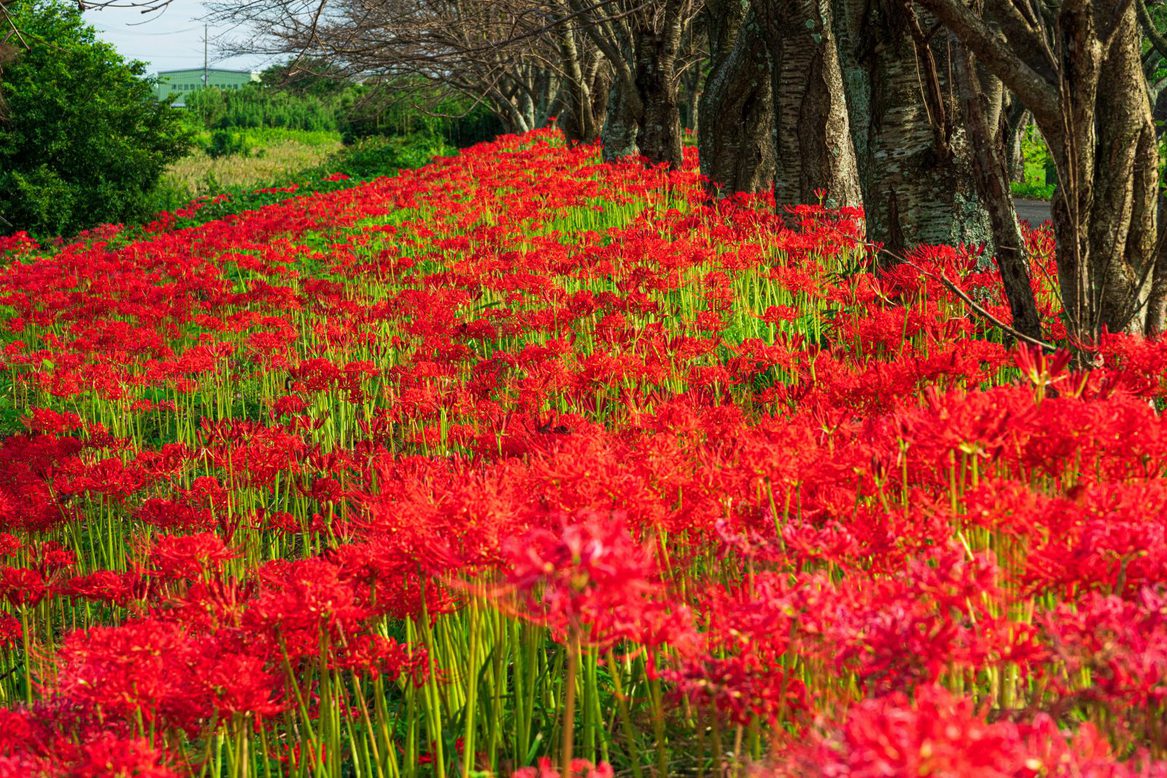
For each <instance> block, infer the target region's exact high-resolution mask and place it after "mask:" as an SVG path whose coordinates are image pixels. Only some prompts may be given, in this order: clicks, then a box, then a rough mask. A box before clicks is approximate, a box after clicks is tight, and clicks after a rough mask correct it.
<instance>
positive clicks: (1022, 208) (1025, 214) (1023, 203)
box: [1014, 198, 1049, 227]
mask: <svg viewBox="0 0 1167 778" xmlns="http://www.w3.org/2000/svg"><path fill="white" fill-rule="evenodd" d="M1014 202H1015V203H1016V204H1017V218H1018V219H1020V220H1021V221H1027V222H1029V224H1030V226H1033V227H1036V226H1038V225H1039V224H1041V223H1042V222H1044V221H1047V220H1049V203H1047V202H1046V201H1044V200H1022V199H1020V198H1019V199H1017V200H1015V201H1014Z"/></svg>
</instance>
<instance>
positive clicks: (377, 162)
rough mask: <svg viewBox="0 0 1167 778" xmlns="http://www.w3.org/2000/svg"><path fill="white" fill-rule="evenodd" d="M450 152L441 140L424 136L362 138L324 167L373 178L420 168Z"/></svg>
mask: <svg viewBox="0 0 1167 778" xmlns="http://www.w3.org/2000/svg"><path fill="white" fill-rule="evenodd" d="M453 151H454V149H453V148H451V147H450V146H449V144H447V143H446V142H445V141H444V140H443V139H441V138H439V137H435V136H432V135H426V134H415V135H395V136H392V137H375V138H363V139H361V140H359V141H357V142H356V143H354V144H352V145H351V146H348V147H346V148H345V149H343V150H342V151H340V152H338V153H337V154H335V155H333V157H332V158H330V159H329V160H328V162H326V163H325V165H324V167H326V168H327V169H328V170H329V171H330V172H333V173H343V174H345V175H346V176H350V177H352V178H376V177H377V176H385V175H392V174H393V173H395V172H397V171H398V170H400V169H402V168H416V167H421V166H422V165H424V164H426V163H427V162H429V161H430V160H431V159H433V158H434V157H435V156H441V155H444V154H451V153H453Z"/></svg>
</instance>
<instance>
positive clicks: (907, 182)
mask: <svg viewBox="0 0 1167 778" xmlns="http://www.w3.org/2000/svg"><path fill="white" fill-rule="evenodd" d="M837 5H838V6H840V7H841V13H840V17H839V38H840V51H841V58H842V59H843V62H844V67H845V69H846V72H847V77H846V78H845V80H844V81H845V84H846V86H847V99H848V104H849V106H850V108H851V116H852V117H857V116H864V117H866V134H865V137H857V138H856V141H855V146H856V149H857V151H858V152H859V169H860V180H861V182H862V184H863V203H864V209H865V212H866V215H867V238H868V240H870V241H872V242H873V243H877V244H880V245H882V246H883V252H882V253H881V255H880V259H881V262H882V263H884V264H891V263H894V262H895V261H896V258H897V257H901V256H903V253H904V252H905V251H906V250H907V249H908V248H910V247H912V246H915V245H917V244H921V243H925V244H949V245H956V244H960V243H982V242H986V243H987V242H991V229H990V226H989V219H988V215H987V214H986V212H985V208H984V206H983V205H982V203H981V201H980V198H979V196H978V194H977V191H976V187H975V184H974V181H973V176H972V158H971V149H970V146H969V143H968V137H967V133H966V131H965V128H964V121H963V117H962V115H961V110H960V105H959V104H958V102H956V101H955V100H954V99H953V89H954V87H953V85H952V84H951V83H950V78H949V73H950V67H949V66H950V61H949V53H950V46H949V38H948V36H947V34H945V33H944V31H943V30H941V31H940V32H939V33H938V34H931V35H929V32H930V31H931V27H932V24H931V23H930V21H929V20H928V19H921V18H917V16H916V15H915V14H914V13H912V11H911V9H909V8H908V7H906V6H905V5H904V4H903V3H901V2H898V0H838V2H837Z"/></svg>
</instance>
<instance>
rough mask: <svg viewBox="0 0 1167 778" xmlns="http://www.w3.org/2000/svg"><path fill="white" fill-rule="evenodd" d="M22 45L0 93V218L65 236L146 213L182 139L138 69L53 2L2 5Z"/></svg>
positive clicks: (174, 121) (176, 121) (77, 14)
mask: <svg viewBox="0 0 1167 778" xmlns="http://www.w3.org/2000/svg"><path fill="white" fill-rule="evenodd" d="M9 12H10V13H11V14H12V18H13V20H14V21H15V22H16V23H17V24H18V25H19V29H20V31H21V35H22V37H23V38H24V39H25V40H26V41H28V42H29V45H28V46H27V47H24V46H21V47H13V48H14V56H13V59H12V61H10V62H9V63H8V64H7V65H6V66H5V68H4V72H3V79H2V81H0V93H2V94H3V98H4V102H5V104H6V111H5V113H6V117H5V119H4V120H3V123H2V124H0V217H3V219H4V220H5V221H6V222H8V225H9V226H10V229H23V230H28V231H30V232H33V233H37V234H43V235H59V234H71V233H74V232H77V231H78V230H81V229H85V228H87V227H91V226H94V225H96V224H100V223H102V222H120V221H122V220H124V219H128V218H132V217H135V216H138V215H140V214H141V212H142V210H143V209H144V208H146V207H148V203H149V198H148V194H149V193H150V191H151V190H152V189H153V188H154V186H155V185H156V184H157V182H158V178H159V176H160V175H161V173H162V170H163V168H164V167H165V165H166V164H167V163H168V162H170V161H171V160H174V159H176V158H178V157H179V156H181V154H182V153H183V151H184V150H185V149H186V147H187V142H188V141H187V134H186V131H185V130H184V129H183V127H182V125H181V123H180V121H179V117H178V114H177V112H176V111H174V110H173V109H171V108H170V107H169V106H166V105H162V104H160V103H158V101H157V100H155V99H154V96H153V93H152V91H151V89H150V86H149V84H148V83H147V82H146V81H145V80H144V79H143V75H144V66H143V65H142V64H141V63H127V62H125V61H124V60H123V59H122V58H121V57H120V56H119V55H118V54H117V52H116V51H115V50H114V49H113V47H112V46H110V45H108V44H104V43H100V42H98V41H96V40H95V38H94V34H93V31H92V29H91V28H89V27H87V26H86V25H84V24H83V23H82V22H81V17H80V12H79V11H78V10H77V9H76V8H75V7H72V6H64V5H62V4H59V3H56V2H30V3H19V4H15V5H12V6H9Z"/></svg>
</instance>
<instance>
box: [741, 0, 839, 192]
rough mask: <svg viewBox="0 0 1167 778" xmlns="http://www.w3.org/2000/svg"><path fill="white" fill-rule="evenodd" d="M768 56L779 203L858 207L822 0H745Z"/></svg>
mask: <svg viewBox="0 0 1167 778" xmlns="http://www.w3.org/2000/svg"><path fill="white" fill-rule="evenodd" d="M753 8H754V11H755V14H756V16H757V18H758V20H759V21H760V22H761V28H762V34H763V36H764V38H765V43H766V50H767V53H768V54H769V58H770V77H771V84H772V86H771V91H772V93H773V103H774V109H775V110H774V122H775V127H776V133H775V134H776V139H777V140H776V143H777V149H776V159H777V170H776V173H775V178H774V197H775V200H776V201H777V203H778V206H779V207H782V206H783V205H794V204H798V203H808V202H816V201H817V200H818V199H819V194H820V193H822V192H825V193H826V196H827V198H828V199H829V201H830V204H831V205H858V204H859V202H860V200H861V197H860V184H859V172H858V167H857V163H856V159H855V149H854V145H853V143H852V139H851V134H850V123H849V120H848V114H847V105H846V99H845V97H844V89H843V74H842V71H841V68H840V63H839V53H838V50H837V48H836V43H835V37H834V36H835V33H834V24H833V22H832V13H831V10H830V6H829V5H826V4H820V3H819V2H818V0H753Z"/></svg>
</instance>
